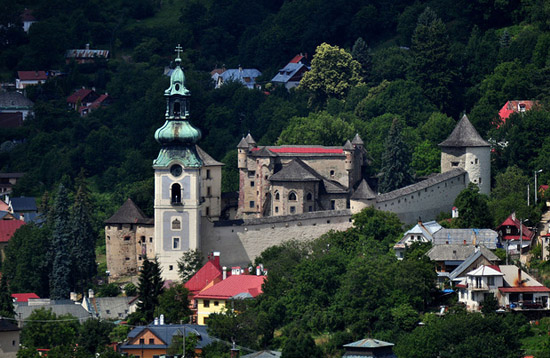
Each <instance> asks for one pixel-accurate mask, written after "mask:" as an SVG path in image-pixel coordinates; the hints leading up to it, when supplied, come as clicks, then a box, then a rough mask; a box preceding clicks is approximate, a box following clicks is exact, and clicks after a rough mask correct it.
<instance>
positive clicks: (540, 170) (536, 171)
mask: <svg viewBox="0 0 550 358" xmlns="http://www.w3.org/2000/svg"><path fill="white" fill-rule="evenodd" d="M541 172H542V169H539V170H535V205H537V192H538V191H539V188H538V187H537V174H538V173H541Z"/></svg>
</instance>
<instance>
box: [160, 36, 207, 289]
mask: <svg viewBox="0 0 550 358" xmlns="http://www.w3.org/2000/svg"><path fill="white" fill-rule="evenodd" d="M176 52H177V54H178V55H177V58H176V60H175V62H176V68H175V69H174V71H173V72H172V75H171V76H170V87H169V88H168V89H167V90H166V91H164V97H165V98H166V113H165V119H166V122H165V123H164V125H163V126H162V127H160V128H159V129H157V131H156V132H155V139H156V140H157V142H159V143H160V145H161V149H160V152H159V155H158V157H157V159H155V161H154V162H153V169H154V170H155V203H154V207H155V253H156V254H157V257H158V259H159V263H160V265H161V268H162V270H163V277H164V278H165V279H169V280H170V279H171V280H177V279H178V271H177V261H178V259H179V258H181V256H182V254H183V252H185V251H187V250H193V249H199V248H200V233H199V230H200V218H201V213H200V170H201V167H202V165H203V163H202V161H201V159H200V157H199V155H198V153H197V151H196V149H195V144H196V143H197V142H198V141H199V139H200V138H201V132H200V130H199V129H197V128H195V127H193V126H192V125H191V123H190V122H189V119H190V118H189V98H190V95H191V93H190V92H189V90H188V89H187V88H185V75H184V73H183V70H182V69H181V58H180V56H179V55H180V52H181V47H180V46H179V45H178V47H177V48H176Z"/></svg>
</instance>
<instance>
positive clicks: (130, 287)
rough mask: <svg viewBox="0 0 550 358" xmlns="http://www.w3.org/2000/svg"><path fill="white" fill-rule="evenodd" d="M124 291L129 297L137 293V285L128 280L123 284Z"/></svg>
mask: <svg viewBox="0 0 550 358" xmlns="http://www.w3.org/2000/svg"><path fill="white" fill-rule="evenodd" d="M124 293H125V294H126V296H128V297H131V296H135V295H137V287H136V285H134V284H133V283H131V282H129V283H127V284H126V285H125V286H124Z"/></svg>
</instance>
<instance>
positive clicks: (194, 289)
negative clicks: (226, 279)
mask: <svg viewBox="0 0 550 358" xmlns="http://www.w3.org/2000/svg"><path fill="white" fill-rule="evenodd" d="M222 275H223V273H222V268H221V266H220V260H219V256H218V257H214V259H213V260H210V261H208V262H207V263H206V264H205V265H204V266H203V267H201V269H200V270H199V271H197V273H196V274H194V275H193V277H191V278H190V279H189V281H187V282H186V283H185V288H187V289H188V290H189V292H190V293H192V294H195V293H198V292H200V291H201V290H202V289H203V288H205V287H206V286H207V285H208V284H209V283H210V282H212V281H213V280H215V279H221V278H222Z"/></svg>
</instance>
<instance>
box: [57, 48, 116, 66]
mask: <svg viewBox="0 0 550 358" xmlns="http://www.w3.org/2000/svg"><path fill="white" fill-rule="evenodd" d="M108 58H109V50H91V49H90V44H86V48H83V49H71V50H67V52H66V53H65V62H66V63H67V64H69V63H71V61H75V62H76V63H78V64H83V63H94V62H96V61H97V60H100V59H101V60H107V59H108Z"/></svg>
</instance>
